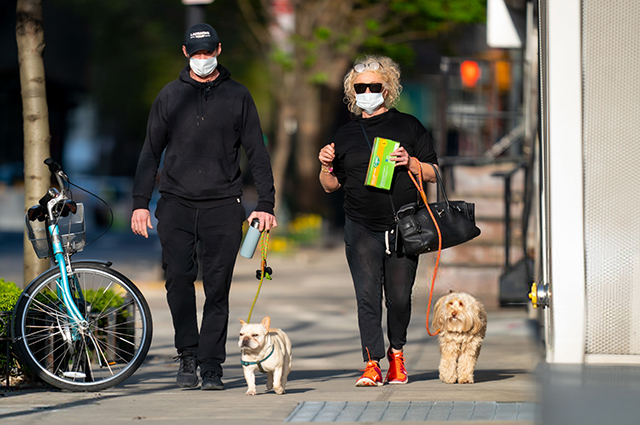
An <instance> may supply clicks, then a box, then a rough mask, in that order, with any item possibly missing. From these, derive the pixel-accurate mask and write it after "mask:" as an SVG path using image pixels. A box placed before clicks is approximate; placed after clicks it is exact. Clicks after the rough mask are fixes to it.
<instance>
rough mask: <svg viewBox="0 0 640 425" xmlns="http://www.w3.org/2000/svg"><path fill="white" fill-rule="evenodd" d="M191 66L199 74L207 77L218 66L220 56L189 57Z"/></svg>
mask: <svg viewBox="0 0 640 425" xmlns="http://www.w3.org/2000/svg"><path fill="white" fill-rule="evenodd" d="M189 66H190V67H191V70H192V71H193V72H195V73H196V75H197V76H199V77H206V76H207V75H209V74H211V73H212V72H213V71H215V69H216V67H217V66H218V58H217V57H215V56H214V57H211V58H208V59H194V58H189Z"/></svg>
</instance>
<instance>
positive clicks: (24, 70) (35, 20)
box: [16, 0, 51, 286]
mask: <svg viewBox="0 0 640 425" xmlns="http://www.w3.org/2000/svg"><path fill="white" fill-rule="evenodd" d="M16 41H17V43H18V63H19V65H20V85H21V89H22V119H23V127H24V181H25V188H24V192H25V196H24V202H25V204H24V205H25V212H26V210H27V209H28V208H29V207H31V206H32V205H35V204H37V203H38V199H40V197H41V196H42V195H44V194H45V192H46V191H47V189H48V188H49V181H50V177H49V170H48V169H47V167H46V166H45V165H44V160H45V159H46V158H47V157H49V143H50V138H51V136H50V134H49V112H48V110H47V98H46V90H45V78H44V63H43V61H42V53H43V51H44V46H45V44H44V27H43V21H42V2H41V0H18V3H17V8H16ZM48 265H49V263H48V261H46V260H39V259H38V257H37V256H36V254H35V253H34V251H33V249H32V247H31V243H30V242H29V240H28V237H27V234H26V232H25V236H24V278H23V282H24V286H26V285H27V284H28V283H29V282H30V281H31V280H33V279H34V278H35V277H36V276H38V275H39V274H40V273H42V272H44V271H45V270H46V269H47V268H48Z"/></svg>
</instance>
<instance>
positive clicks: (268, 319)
mask: <svg viewBox="0 0 640 425" xmlns="http://www.w3.org/2000/svg"><path fill="white" fill-rule="evenodd" d="M260 324H261V325H262V326H264V328H265V329H266V330H267V332H269V326H271V317H269V316H267V317H265V318H264V319H262V322H260Z"/></svg>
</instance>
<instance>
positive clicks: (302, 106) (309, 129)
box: [296, 84, 324, 213]
mask: <svg viewBox="0 0 640 425" xmlns="http://www.w3.org/2000/svg"><path fill="white" fill-rule="evenodd" d="M298 90H299V91H300V93H301V96H300V97H299V101H298V107H297V109H298V140H297V145H296V148H297V151H296V152H297V157H296V165H297V171H298V177H299V181H298V185H297V190H296V192H297V194H296V198H297V199H296V201H297V205H298V210H299V211H300V212H305V213H311V212H315V213H317V212H320V210H321V209H322V205H323V202H322V201H319V200H321V199H322V197H321V196H322V194H323V193H324V192H323V191H322V189H321V186H320V182H319V181H318V173H319V172H320V162H319V161H318V152H320V147H321V140H320V138H321V135H322V134H323V132H322V124H323V120H322V116H321V114H320V111H321V107H320V100H321V99H320V87H319V86H317V85H315V84H304V85H300V87H298Z"/></svg>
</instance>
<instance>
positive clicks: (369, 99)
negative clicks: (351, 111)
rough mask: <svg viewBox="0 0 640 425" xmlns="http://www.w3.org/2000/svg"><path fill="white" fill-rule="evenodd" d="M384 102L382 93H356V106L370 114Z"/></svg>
mask: <svg viewBox="0 0 640 425" xmlns="http://www.w3.org/2000/svg"><path fill="white" fill-rule="evenodd" d="M383 103H384V96H382V93H360V94H357V93H356V106H358V107H359V108H361V109H362V110H363V111H365V112H366V113H367V114H369V115H371V114H373V113H374V111H375V110H376V109H378V107H379V106H380V105H382V104H383Z"/></svg>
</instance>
